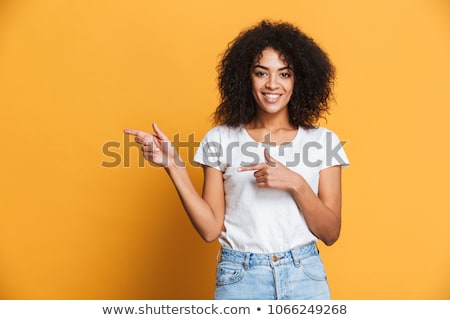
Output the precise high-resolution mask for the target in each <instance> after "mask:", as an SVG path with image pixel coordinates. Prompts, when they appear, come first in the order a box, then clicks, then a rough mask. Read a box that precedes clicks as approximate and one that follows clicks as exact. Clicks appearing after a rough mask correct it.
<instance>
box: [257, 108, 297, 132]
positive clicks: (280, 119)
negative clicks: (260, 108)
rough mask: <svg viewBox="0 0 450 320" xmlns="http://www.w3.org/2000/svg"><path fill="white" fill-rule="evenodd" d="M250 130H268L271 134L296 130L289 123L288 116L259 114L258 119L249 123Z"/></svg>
mask: <svg viewBox="0 0 450 320" xmlns="http://www.w3.org/2000/svg"><path fill="white" fill-rule="evenodd" d="M248 127H249V128H254V129H256V128H260V129H263V128H264V129H267V130H268V131H270V132H275V131H277V130H280V129H295V128H294V127H293V126H292V125H291V124H290V123H289V117H288V115H287V114H277V115H274V114H267V113H263V114H261V113H260V114H257V115H256V117H255V118H254V119H253V120H252V121H251V122H250V123H249V126H248Z"/></svg>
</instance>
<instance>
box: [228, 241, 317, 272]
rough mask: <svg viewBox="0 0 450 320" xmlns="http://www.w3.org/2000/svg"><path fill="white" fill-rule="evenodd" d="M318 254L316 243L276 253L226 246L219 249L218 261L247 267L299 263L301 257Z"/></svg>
mask: <svg viewBox="0 0 450 320" xmlns="http://www.w3.org/2000/svg"><path fill="white" fill-rule="evenodd" d="M316 255H319V250H318V249H317V247H316V244H315V243H314V242H313V243H310V244H307V245H304V246H301V247H298V248H294V249H292V250H289V251H284V252H278V253H267V254H266V253H252V252H243V251H236V250H232V249H228V248H222V249H221V257H220V261H230V262H236V263H242V264H244V266H245V267H246V268H247V267H248V266H249V265H267V266H272V265H274V264H284V263H292V262H293V263H294V264H295V265H300V261H301V260H302V259H305V258H308V257H311V256H316Z"/></svg>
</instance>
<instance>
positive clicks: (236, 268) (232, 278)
mask: <svg viewBox="0 0 450 320" xmlns="http://www.w3.org/2000/svg"><path fill="white" fill-rule="evenodd" d="M244 272H245V270H244V267H243V265H242V263H236V262H230V261H220V262H219V264H218V266H217V271H216V286H223V285H228V284H233V283H236V282H238V281H240V280H241V279H242V278H243V277H244Z"/></svg>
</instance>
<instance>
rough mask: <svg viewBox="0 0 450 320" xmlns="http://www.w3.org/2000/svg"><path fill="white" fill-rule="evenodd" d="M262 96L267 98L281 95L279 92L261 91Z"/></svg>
mask: <svg viewBox="0 0 450 320" xmlns="http://www.w3.org/2000/svg"><path fill="white" fill-rule="evenodd" d="M263 96H265V97H267V98H269V99H276V98H278V97H280V96H281V93H263Z"/></svg>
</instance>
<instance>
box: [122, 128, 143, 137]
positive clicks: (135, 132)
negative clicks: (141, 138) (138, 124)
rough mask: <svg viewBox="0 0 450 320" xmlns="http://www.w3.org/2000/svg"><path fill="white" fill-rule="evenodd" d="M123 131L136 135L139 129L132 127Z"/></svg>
mask: <svg viewBox="0 0 450 320" xmlns="http://www.w3.org/2000/svg"><path fill="white" fill-rule="evenodd" d="M123 132H124V133H126V134H131V135H133V136H137V135H138V134H139V132H140V131H139V130H134V129H124V130H123Z"/></svg>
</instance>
